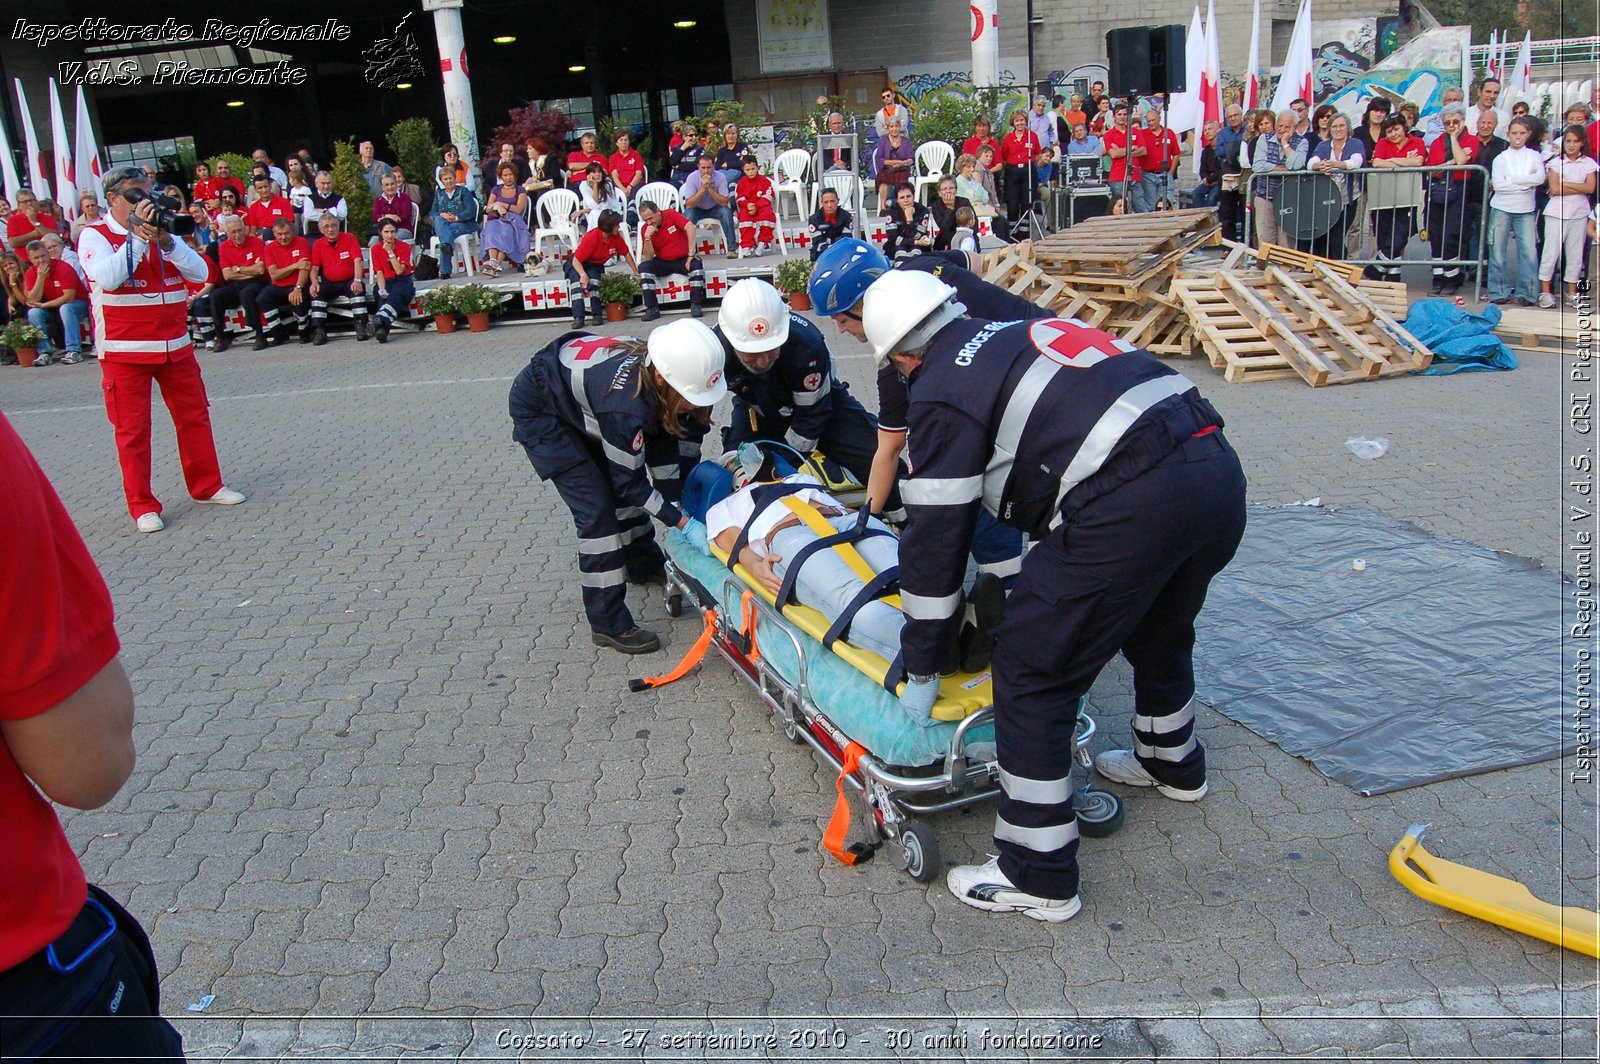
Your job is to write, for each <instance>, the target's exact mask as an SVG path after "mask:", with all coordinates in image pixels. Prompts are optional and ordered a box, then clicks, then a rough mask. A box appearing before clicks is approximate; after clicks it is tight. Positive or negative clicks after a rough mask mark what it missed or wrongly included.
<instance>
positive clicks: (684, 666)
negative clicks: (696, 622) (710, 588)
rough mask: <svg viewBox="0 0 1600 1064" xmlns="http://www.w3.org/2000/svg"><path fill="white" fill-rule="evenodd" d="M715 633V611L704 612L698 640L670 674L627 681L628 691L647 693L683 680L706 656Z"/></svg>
mask: <svg viewBox="0 0 1600 1064" xmlns="http://www.w3.org/2000/svg"><path fill="white" fill-rule="evenodd" d="M716 632H717V611H716V610H706V616H705V627H704V628H702V629H701V630H700V638H699V639H696V640H695V641H694V645H693V646H691V647H690V648H689V652H688V653H687V654H685V655H684V656H683V660H682V661H680V662H678V664H677V665H675V666H673V669H672V671H671V672H667V673H663V674H661V675H660V676H646V677H645V678H644V679H642V680H629V681H628V690H630V691H648V690H650V688H652V687H665V686H666V685H667V684H669V683H673V682H674V681H677V680H681V679H683V678H684V677H685V676H687V675H689V670H690V669H692V668H694V667H695V666H696V665H698V664H700V661H701V659H702V658H704V657H705V656H706V651H707V650H710V649H711V640H712V638H713V637H714V636H715V635H716Z"/></svg>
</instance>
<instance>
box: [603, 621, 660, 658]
mask: <svg viewBox="0 0 1600 1064" xmlns="http://www.w3.org/2000/svg"><path fill="white" fill-rule="evenodd" d="M590 637H591V638H592V639H593V640H594V645H595V646H597V647H610V648H611V649H612V650H620V651H622V653H624V654H652V653H654V652H655V651H657V650H660V649H661V639H660V638H659V637H658V636H657V635H656V634H655V633H654V632H652V631H649V630H648V629H644V628H640V627H638V626H637V625H635V626H634V627H632V628H629V629H628V630H627V631H626V632H623V633H621V634H620V635H607V634H605V633H604V632H593V633H591V636H590Z"/></svg>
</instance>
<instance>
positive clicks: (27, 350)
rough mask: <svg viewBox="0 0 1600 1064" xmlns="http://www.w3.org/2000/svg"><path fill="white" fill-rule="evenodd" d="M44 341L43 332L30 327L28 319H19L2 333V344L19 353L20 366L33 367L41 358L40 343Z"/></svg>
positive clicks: (0, 339)
mask: <svg viewBox="0 0 1600 1064" xmlns="http://www.w3.org/2000/svg"><path fill="white" fill-rule="evenodd" d="M43 339H44V333H43V331H41V330H40V329H39V328H38V327H36V326H34V325H30V324H29V323H28V319H26V318H18V319H17V320H15V321H13V322H11V323H10V324H9V325H7V326H6V327H5V329H4V330H3V331H0V343H3V344H5V345H6V346H7V347H9V348H11V350H13V351H15V352H16V353H17V365H19V366H31V365H33V363H34V360H35V359H37V358H38V357H39V342H40V341H41V340H43Z"/></svg>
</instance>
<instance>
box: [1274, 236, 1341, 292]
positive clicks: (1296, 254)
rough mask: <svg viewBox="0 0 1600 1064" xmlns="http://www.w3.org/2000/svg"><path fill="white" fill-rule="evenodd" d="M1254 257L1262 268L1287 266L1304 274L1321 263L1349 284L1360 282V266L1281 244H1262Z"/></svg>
mask: <svg viewBox="0 0 1600 1064" xmlns="http://www.w3.org/2000/svg"><path fill="white" fill-rule="evenodd" d="M1255 257H1256V261H1257V262H1259V263H1260V264H1261V265H1263V266H1266V265H1268V264H1272V265H1278V266H1287V267H1289V268H1290V269H1292V270H1303V271H1305V272H1306V273H1312V272H1314V271H1315V264H1316V263H1321V264H1323V265H1324V266H1326V267H1328V268H1329V269H1330V270H1333V271H1334V272H1335V273H1337V274H1339V275H1340V276H1342V277H1343V278H1344V279H1345V280H1346V281H1349V282H1350V283H1351V284H1355V283H1356V282H1357V281H1359V280H1361V271H1362V267H1361V266H1358V265H1353V264H1351V263H1348V262H1340V261H1339V260H1338V259H1325V258H1323V257H1322V256H1320V255H1313V254H1311V253H1310V252H1308V251H1299V250H1297V249H1295V248H1286V247H1284V246H1282V245H1281V244H1263V245H1261V247H1260V249H1258V250H1257V251H1256V253H1255Z"/></svg>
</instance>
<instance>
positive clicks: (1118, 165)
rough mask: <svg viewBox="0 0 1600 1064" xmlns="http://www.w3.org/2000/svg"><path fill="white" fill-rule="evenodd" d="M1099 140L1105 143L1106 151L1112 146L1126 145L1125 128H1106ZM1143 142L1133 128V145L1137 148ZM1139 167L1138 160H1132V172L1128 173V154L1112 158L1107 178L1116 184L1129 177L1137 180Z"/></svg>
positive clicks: (1124, 146) (1120, 146) (1121, 146)
mask: <svg viewBox="0 0 1600 1064" xmlns="http://www.w3.org/2000/svg"><path fill="white" fill-rule="evenodd" d="M1100 140H1101V143H1103V144H1104V145H1105V147H1106V150H1107V151H1110V150H1111V149H1112V148H1126V147H1128V133H1127V131H1126V130H1122V129H1108V130H1106V131H1105V132H1104V133H1102V134H1101V135H1100ZM1143 143H1144V138H1143V137H1142V136H1140V135H1139V131H1138V130H1134V131H1133V147H1135V148H1137V147H1139V146H1140V145H1141V144H1143ZM1139 167H1140V162H1139V160H1138V159H1135V160H1133V173H1132V174H1131V175H1130V174H1129V173H1128V156H1126V155H1124V156H1123V157H1122V158H1120V159H1112V160H1111V174H1110V176H1109V177H1108V178H1107V180H1109V181H1110V182H1111V183H1112V184H1116V183H1117V182H1119V181H1125V180H1129V179H1130V178H1131V179H1132V180H1134V181H1137V180H1138V179H1139Z"/></svg>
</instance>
